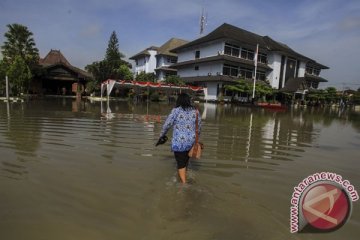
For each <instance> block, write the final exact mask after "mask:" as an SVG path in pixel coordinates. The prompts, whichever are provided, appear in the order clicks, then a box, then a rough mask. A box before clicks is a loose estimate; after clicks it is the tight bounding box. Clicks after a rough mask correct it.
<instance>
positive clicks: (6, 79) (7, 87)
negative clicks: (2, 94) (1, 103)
mask: <svg viewBox="0 0 360 240" xmlns="http://www.w3.org/2000/svg"><path fill="white" fill-rule="evenodd" d="M5 82H6V100H8V101H9V79H8V76H6V77H5Z"/></svg>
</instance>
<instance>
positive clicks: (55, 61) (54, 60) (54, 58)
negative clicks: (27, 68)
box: [39, 49, 93, 78]
mask: <svg viewBox="0 0 360 240" xmlns="http://www.w3.org/2000/svg"><path fill="white" fill-rule="evenodd" d="M39 64H40V65H42V66H43V67H44V68H46V69H48V68H52V67H53V66H56V65H63V66H65V67H67V68H68V69H70V70H72V71H74V72H76V73H78V74H79V75H80V76H82V77H85V78H92V77H93V76H92V75H91V74H90V73H88V72H86V71H84V70H82V69H80V68H77V67H74V66H72V65H71V64H70V63H69V61H68V60H67V59H66V58H65V57H64V55H63V54H62V53H61V52H60V50H53V49H51V50H50V52H49V53H48V54H47V55H46V57H45V58H42V59H40V60H39Z"/></svg>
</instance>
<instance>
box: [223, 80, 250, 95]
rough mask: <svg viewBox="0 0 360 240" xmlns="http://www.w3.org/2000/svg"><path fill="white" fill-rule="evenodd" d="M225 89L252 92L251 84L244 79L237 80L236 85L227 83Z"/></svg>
mask: <svg viewBox="0 0 360 240" xmlns="http://www.w3.org/2000/svg"><path fill="white" fill-rule="evenodd" d="M225 89H226V90H229V91H233V92H238V93H246V94H251V93H252V90H251V89H252V87H251V84H250V83H248V82H246V81H245V80H243V79H240V80H237V83H236V84H234V85H226V86H225Z"/></svg>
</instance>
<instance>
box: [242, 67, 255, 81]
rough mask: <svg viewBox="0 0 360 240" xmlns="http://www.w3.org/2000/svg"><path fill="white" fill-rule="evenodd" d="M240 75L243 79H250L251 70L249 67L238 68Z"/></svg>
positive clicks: (251, 75)
mask: <svg viewBox="0 0 360 240" xmlns="http://www.w3.org/2000/svg"><path fill="white" fill-rule="evenodd" d="M240 77H241V78H245V79H252V77H253V70H252V69H249V68H240Z"/></svg>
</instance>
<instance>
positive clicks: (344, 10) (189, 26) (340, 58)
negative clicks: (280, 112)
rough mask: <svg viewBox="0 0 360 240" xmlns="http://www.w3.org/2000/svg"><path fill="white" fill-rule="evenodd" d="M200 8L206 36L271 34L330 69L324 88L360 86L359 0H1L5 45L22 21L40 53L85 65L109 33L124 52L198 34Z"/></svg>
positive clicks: (0, 37)
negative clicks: (232, 31) (224, 31)
mask: <svg viewBox="0 0 360 240" xmlns="http://www.w3.org/2000/svg"><path fill="white" fill-rule="evenodd" d="M202 7H205V10H206V12H207V16H208V20H207V26H206V28H205V34H206V33H209V32H211V31H212V30H214V29H215V28H217V27H218V26H220V25H221V24H223V23H229V24H232V25H235V26H237V27H240V28H243V29H246V30H248V31H251V32H254V33H257V34H259V35H268V36H270V37H272V38H273V39H274V40H276V41H279V42H283V43H285V44H287V45H288V46H289V47H291V48H292V49H294V50H295V51H297V52H299V53H301V54H303V55H305V56H307V57H310V58H312V59H314V60H316V61H317V62H319V63H321V64H323V65H326V66H328V67H330V69H329V70H323V71H322V73H321V76H322V77H324V78H326V79H328V80H329V82H328V83H327V84H322V86H323V87H324V86H335V87H337V88H338V89H342V88H343V87H345V88H346V87H350V88H353V89H357V88H359V87H360V76H359V73H360V1H359V0H303V1H301V0H291V1H290V0H271V1H268V0H251V1H241V0H221V1H219V0H176V1H175V0H129V1H124V0H1V1H0V45H2V44H3V42H4V33H5V32H6V31H7V30H8V29H7V27H6V25H7V24H12V23H19V24H22V25H25V26H27V27H28V29H29V30H30V31H31V32H33V34H34V38H35V42H36V46H37V48H38V49H39V51H40V57H45V56H46V54H47V53H48V52H49V51H50V49H57V50H60V51H61V52H62V53H63V54H64V55H65V57H66V58H67V59H68V61H69V62H70V63H71V64H73V65H74V66H77V67H80V68H84V67H85V66H86V65H87V64H90V63H92V62H93V61H98V60H102V59H103V58H104V55H105V50H106V47H107V44H108V41H109V38H110V35H111V32H112V31H116V34H117V37H118V39H119V45H120V46H119V47H120V51H121V52H123V53H124V54H125V55H126V57H130V56H132V55H134V54H136V53H137V52H139V51H141V50H143V49H144V48H146V47H149V46H152V45H155V46H160V45H162V44H163V43H165V42H166V41H167V40H169V39H170V38H171V37H177V38H182V39H185V40H194V39H196V38H198V37H199V19H200V15H201V9H202Z"/></svg>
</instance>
